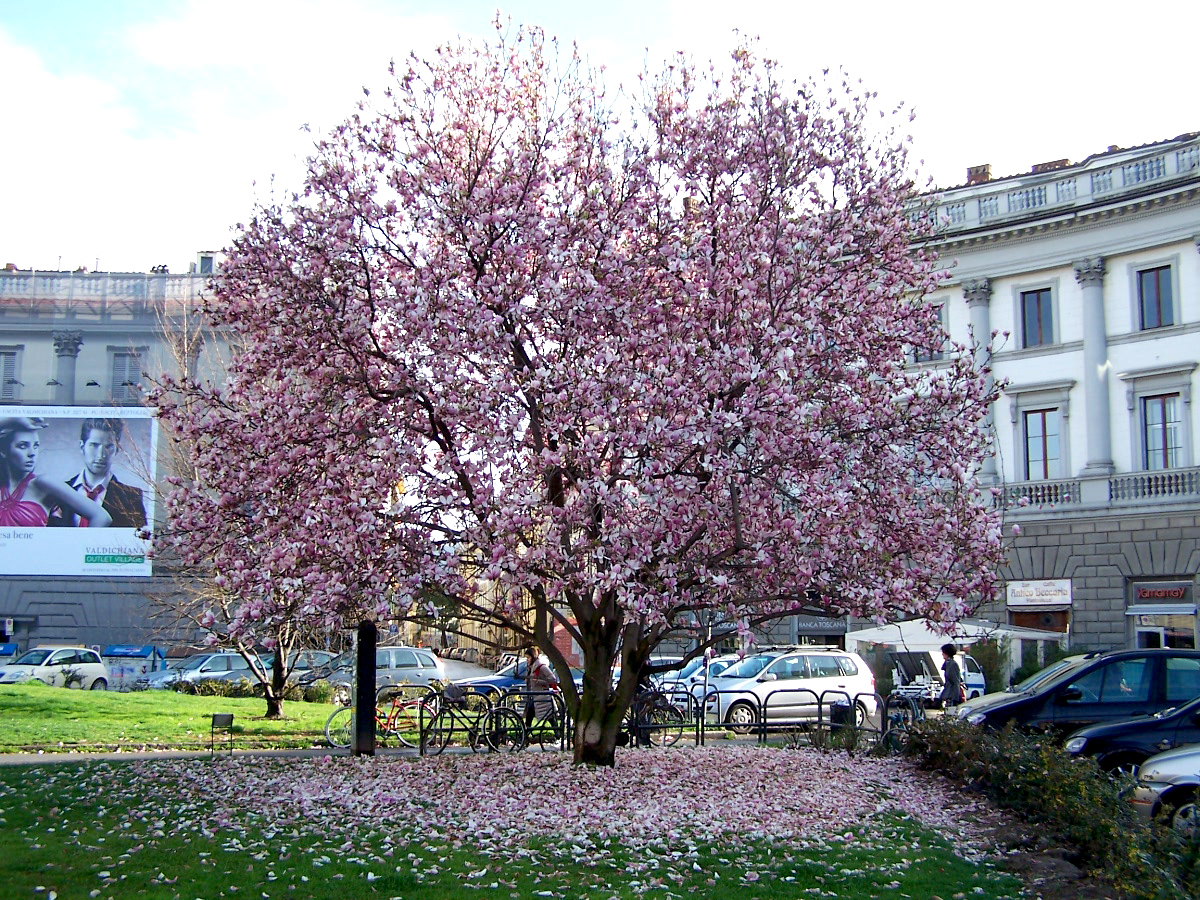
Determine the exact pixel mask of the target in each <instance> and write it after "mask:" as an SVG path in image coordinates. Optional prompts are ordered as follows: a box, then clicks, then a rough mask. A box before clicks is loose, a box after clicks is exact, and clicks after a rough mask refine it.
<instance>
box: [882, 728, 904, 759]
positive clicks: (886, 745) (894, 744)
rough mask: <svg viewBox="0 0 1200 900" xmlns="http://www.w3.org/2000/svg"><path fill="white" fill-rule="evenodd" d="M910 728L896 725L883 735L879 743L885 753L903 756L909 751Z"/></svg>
mask: <svg viewBox="0 0 1200 900" xmlns="http://www.w3.org/2000/svg"><path fill="white" fill-rule="evenodd" d="M908 737H909V735H908V726H906V725H894V726H892V727H891V728H889V729H888V730H887V731H885V732H884V733H883V738H882V739H881V740H880V742H879V746H880V749H881V750H882V751H883V752H884V753H896V754H902V753H904V752H905V751H906V750H908Z"/></svg>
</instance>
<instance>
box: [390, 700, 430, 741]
mask: <svg viewBox="0 0 1200 900" xmlns="http://www.w3.org/2000/svg"><path fill="white" fill-rule="evenodd" d="M432 718H433V715H432V713H430V712H429V711H428V710H426V711H425V723H426V724H429V722H430V721H431V720H432ZM387 725H388V734H389V735H391V736H392V737H394V738H396V740H397V741H399V742H400V743H401V744H402V745H403V746H405V747H413V748H416V747H419V746H420V745H421V701H420V700H405V701H403V702H401V703H397V704H394V705H393V706H392V709H391V710H389V712H388V718H387Z"/></svg>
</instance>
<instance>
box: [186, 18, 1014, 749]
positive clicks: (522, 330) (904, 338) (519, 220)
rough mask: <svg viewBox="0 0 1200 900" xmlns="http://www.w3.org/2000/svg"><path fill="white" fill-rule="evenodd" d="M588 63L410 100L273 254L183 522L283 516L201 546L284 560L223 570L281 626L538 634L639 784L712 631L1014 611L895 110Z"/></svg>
mask: <svg viewBox="0 0 1200 900" xmlns="http://www.w3.org/2000/svg"><path fill="white" fill-rule="evenodd" d="M550 49H551V45H550V44H549V43H548V42H546V41H545V40H544V39H543V37H542V35H541V33H540V32H538V31H536V30H520V31H517V32H514V33H511V34H506V33H503V32H500V31H498V33H497V36H496V38H495V39H494V40H493V41H492V42H491V43H489V44H487V45H474V46H472V45H466V44H460V45H456V46H451V47H446V48H443V49H442V50H440V51H438V52H437V54H436V55H435V56H434V57H433V58H431V59H430V60H428V61H425V60H420V59H416V58H414V59H412V60H410V62H409V63H408V65H407V67H405V68H403V69H402V70H395V69H394V72H395V74H396V78H395V83H394V84H393V85H392V86H391V88H390V89H389V90H387V91H386V92H384V94H383V96H382V97H372V96H371V95H368V97H367V99H366V100H364V101H363V102H362V103H361V104H360V108H359V111H358V113H357V114H356V115H355V116H353V118H351V119H350V120H348V121H347V122H346V123H345V124H344V125H342V126H341V127H340V128H338V129H337V130H336V131H334V132H333V133H332V134H331V135H330V136H328V137H327V138H326V139H325V140H323V141H322V142H321V143H320V144H319V145H318V149H317V152H316V154H315V155H314V157H313V158H312V160H311V162H310V169H309V175H308V178H307V180H306V183H305V186H304V190H303V191H302V192H301V193H300V194H299V195H297V196H295V197H294V198H293V199H292V200H291V202H290V203H289V204H287V205H286V208H283V207H276V208H267V209H261V210H259V211H258V213H257V214H256V216H255V218H254V219H253V220H252V221H251V222H250V224H249V225H247V226H244V227H243V228H242V229H241V233H240V236H239V237H238V238H237V240H236V242H235V245H234V247H233V248H232V250H231V252H230V255H229V261H228V264H227V266H226V268H225V270H224V273H223V275H222V277H221V279H220V281H219V282H218V302H217V303H216V304H215V305H214V308H213V314H214V316H215V320H216V323H217V324H218V325H220V326H222V327H225V328H228V329H232V330H234V331H235V332H236V333H238V334H239V335H240V337H241V338H242V339H243V343H244V348H245V349H244V351H243V352H242V353H241V354H240V356H239V358H238V359H237V361H236V364H235V366H234V370H233V371H234V375H233V379H232V381H231V384H230V386H229V388H228V389H227V392H226V393H224V394H218V393H216V392H209V393H207V394H205V395H204V396H197V395H193V397H192V400H193V401H195V402H193V403H191V405H189V406H188V410H189V412H188V415H189V416H191V419H192V422H193V423H194V425H193V426H192V427H194V431H195V438H196V441H197V445H198V447H199V448H200V452H201V453H203V455H204V460H205V462H204V468H205V469H206V476H205V480H206V483H207V488H206V490H204V491H194V490H193V489H192V487H193V486H189V485H181V491H182V493H181V494H180V499H179V500H178V501H177V504H176V506H174V507H173V512H174V513H175V514H177V515H183V516H192V517H194V519H195V521H196V522H197V523H199V522H201V521H202V520H203V521H206V522H207V520H208V519H209V518H211V508H212V506H213V504H215V506H216V507H217V510H218V515H217V519H218V521H217V523H216V524H215V525H214V526H213V528H214V529H215V531H216V533H217V534H218V535H219V533H220V529H221V528H222V527H223V526H222V524H221V522H220V521H219V520H220V519H221V518H222V517H223V516H225V515H227V514H230V513H235V514H237V515H243V516H248V517H249V519H248V520H249V521H250V522H252V525H253V529H252V530H251V531H250V532H248V533H247V534H248V540H249V541H250V542H251V546H248V547H246V548H243V549H238V550H230V549H229V548H228V546H227V545H226V544H224V543H222V541H221V540H220V538H219V537H218V536H216V535H214V536H211V537H210V536H206V535H205V534H204V532H203V530H202V529H201V530H199V531H197V530H193V531H192V532H190V534H191V535H192V537H190V538H188V540H191V541H194V542H195V543H194V546H195V547H196V548H198V552H197V553H195V554H194V555H193V558H200V557H220V556H222V555H223V554H226V553H234V554H242V553H249V554H250V555H249V556H246V557H244V558H242V557H239V556H236V555H235V556H233V557H232V558H230V559H228V560H225V563H226V564H225V565H223V566H222V571H223V572H225V573H229V574H227V575H226V577H227V578H228V579H229V583H230V585H231V586H235V587H236V588H237V590H239V591H240V592H242V593H243V594H244V595H245V596H246V597H247V598H248V600H247V612H246V616H248V617H253V616H255V615H269V614H270V611H269V609H268V608H267V607H266V606H264V605H263V604H264V598H267V597H269V596H270V595H271V592H272V591H275V590H280V589H285V590H302V591H304V592H305V597H306V598H307V600H306V602H307V603H308V605H309V608H310V611H311V614H312V615H313V616H320V615H327V616H336V615H340V614H341V613H342V611H343V609H344V608H345V607H346V606H347V605H351V606H355V607H357V608H362V607H364V606H365V607H368V608H374V609H377V610H378V611H379V612H380V613H382V614H387V613H388V612H389V611H394V610H396V609H401V610H403V609H407V608H409V606H410V604H411V602H412V600H413V598H415V597H416V596H418V594H419V593H420V592H421V590H422V589H423V588H426V587H427V586H429V585H436V586H437V590H438V591H439V592H441V593H442V594H443V595H445V596H447V597H450V598H453V600H454V602H455V603H456V604H457V609H458V611H459V615H460V618H461V619H463V620H466V619H472V618H473V619H475V620H478V621H487V622H493V623H497V624H501V625H506V626H510V627H512V628H514V629H516V630H517V631H518V633H519V634H521V635H523V636H524V637H526V638H527V639H529V640H533V641H536V642H537V643H539V644H540V645H541V646H542V647H543V648H544V649H545V650H546V652H548V653H549V655H550V657H551V660H552V662H553V663H554V665H555V666H556V667H557V668H558V670H559V673H560V676H561V680H562V683H563V685H564V690H565V691H566V693H567V698H566V699H567V702H568V704H569V706H570V708H571V711H572V713H573V714H574V721H575V722H576V725H575V729H576V731H575V757H576V760H577V761H580V762H588V763H599V764H612V763H613V761H614V748H615V746H616V742H617V738H618V734H619V727H620V719H621V716H622V714H623V712H624V711H625V709H626V708H627V707H628V705H629V703H630V701H631V698H632V695H633V692H634V689H635V682H636V678H637V674H638V672H639V671H640V670H641V669H642V667H643V665H644V663H645V662H646V660H647V659H648V658H649V655H650V653H651V651H652V650H653V649H654V647H655V646H656V645H657V644H658V642H660V641H661V640H662V639H663V637H664V635H667V634H669V633H671V632H672V631H673V630H678V629H679V628H681V627H682V626H683V625H684V624H685V623H688V622H694V621H697V614H702V613H705V612H706V611H707V612H708V614H710V615H717V616H719V617H720V618H721V619H723V620H724V621H727V622H731V623H737V624H738V626H739V628H741V629H742V630H743V631H746V630H748V629H749V628H750V627H751V626H752V625H753V624H754V623H755V622H759V621H765V620H768V619H770V618H772V617H779V616H782V615H787V614H789V613H790V612H792V611H794V610H796V609H799V608H800V607H801V605H803V606H804V607H805V608H808V609H811V608H814V607H817V608H820V609H823V610H826V611H828V612H829V613H830V614H845V613H853V614H856V615H860V616H868V617H873V618H886V617H891V616H895V615H898V614H910V613H911V614H917V613H919V614H922V615H927V616H930V617H931V618H933V619H935V620H943V621H945V620H953V619H955V618H956V617H958V616H960V615H961V614H962V613H963V612H964V611H965V610H966V609H967V608H968V606H969V604H971V603H972V602H973V600H975V599H978V598H979V597H982V596H986V595H988V594H989V593H990V591H991V588H992V572H993V569H994V565H995V563H996V562H997V560H998V557H999V553H1000V543H999V531H998V528H997V523H996V521H995V519H994V518H993V514H992V513H991V512H990V504H988V503H982V502H981V501H980V498H979V496H978V492H977V490H976V486H975V484H974V483H973V482H972V479H971V477H970V473H971V471H972V468H973V465H974V463H975V462H976V460H977V459H978V458H979V457H980V455H981V453H982V450H983V447H984V444H985V436H984V433H983V429H982V423H983V417H984V413H985V410H986V406H987V401H988V394H989V391H990V390H991V388H990V387H989V386H988V384H987V382H986V381H985V378H984V374H983V373H981V372H979V371H976V370H975V369H974V368H973V366H972V362H971V356H970V354H969V353H967V352H954V348H950V349H951V352H949V353H948V354H947V357H946V361H945V362H944V363H943V364H942V365H939V366H938V367H937V370H936V371H930V370H929V369H928V368H927V367H923V368H915V367H913V366H911V365H910V364H909V363H910V361H911V357H912V353H913V351H914V349H915V350H917V351H924V352H927V353H932V352H934V351H935V350H941V349H942V346H943V335H942V333H941V331H940V328H939V324H938V322H937V320H936V315H935V314H934V312H933V311H932V310H931V309H930V308H929V307H928V305H927V304H924V303H923V302H922V297H923V295H924V294H925V293H926V292H927V291H928V290H929V289H930V288H932V287H933V286H934V285H935V284H936V283H937V275H936V274H935V272H934V266H933V262H932V260H930V259H928V258H926V257H925V256H923V255H922V254H920V253H919V252H914V251H913V249H912V248H913V240H914V238H915V237H916V236H917V235H916V233H915V232H914V228H915V227H917V226H915V225H913V224H912V223H910V221H909V218H908V217H907V216H906V212H905V206H904V204H905V199H906V196H908V192H909V190H910V181H909V180H908V177H907V176H906V168H905V167H906V157H905V153H904V145H903V143H902V142H901V141H900V140H898V139H897V138H895V137H894V136H893V135H892V134H891V133H890V132H888V133H885V134H884V135H883V136H882V137H873V136H872V134H871V132H870V131H869V128H870V123H871V122H872V121H873V120H872V119H871V113H870V109H869V107H870V99H871V98H870V97H869V96H868V97H861V96H858V95H856V94H855V93H854V90H853V89H852V88H850V87H848V86H846V85H844V84H843V85H839V86H834V87H823V86H821V85H819V84H816V83H806V84H800V85H797V84H794V83H787V82H784V81H782V80H781V79H780V77H779V74H778V71H777V69H776V67H775V66H774V65H773V64H771V63H769V62H764V61H761V60H759V59H758V58H757V57H756V56H755V55H754V54H753V52H751V50H750V49H748V48H742V49H739V50H738V51H737V52H736V53H735V54H734V55H733V58H732V64H731V65H730V66H729V67H728V70H727V71H724V72H721V73H718V72H717V70H715V69H710V70H708V71H699V70H697V69H696V68H694V67H693V66H692V65H690V64H689V63H688V62H687V61H685V60H682V59H680V60H677V61H676V62H675V64H674V65H673V66H671V67H670V68H668V69H667V70H666V71H665V72H664V74H663V75H661V76H660V77H658V78H656V79H652V80H650V79H648V80H647V81H645V82H644V86H643V89H644V98H643V99H642V100H641V101H638V103H637V104H631V105H634V106H635V108H634V109H633V111H631V113H630V114H628V115H624V116H623V115H620V114H618V112H617V111H616V108H615V105H614V104H613V103H611V102H610V101H609V100H607V99H606V98H605V95H604V93H603V90H602V88H601V86H600V84H599V82H598V81H597V80H596V78H594V77H593V76H591V75H590V74H589V73H588V72H587V71H586V70H585V69H584V67H583V66H582V64H581V63H580V62H579V60H578V59H577V58H569V59H564V58H562V57H560V56H559V55H558V54H556V53H552V52H550ZM960 349H961V348H960ZM229 395H233V396H234V397H236V398H240V401H242V402H239V403H233V404H230V403H229V402H228V397H229ZM247 400H250V401H252V402H253V406H252V407H251V408H247V406H246V403H245V401H247ZM183 408H184V407H183V405H180V406H179V407H177V408H176V410H175V412H176V413H179V411H180V410H182V409H183ZM247 459H249V460H250V462H249V464H248V462H247ZM297 476H300V477H299V478H297ZM396 485H402V489H403V493H402V495H401V498H400V500H399V502H397V503H394V504H392V505H391V506H390V507H388V506H387V505H386V504H385V503H384V502H383V500H384V498H385V496H386V495H387V493H388V491H389V489H391V488H393V487H394V486H396ZM259 533H261V536H258V537H256V536H255V535H256V534H259ZM239 559H243V561H242V562H239ZM251 559H253V560H254V562H253V564H251ZM301 560H306V561H308V563H309V564H308V565H307V566H303V565H302V564H301V562H300V561H301ZM285 585H286V587H282V586H285ZM554 628H558V629H565V630H566V631H567V632H568V633H569V634H570V635H571V637H572V638H573V640H574V641H575V643H576V644H577V645H578V647H579V648H580V649H581V651H582V655H583V659H584V670H585V675H584V678H583V687H582V690H581V691H579V692H576V690H575V688H574V686H573V684H572V681H571V679H570V678H569V677H567V664H566V660H565V659H564V658H563V656H562V654H561V653H560V652H558V650H557V649H555V647H554V646H553V645H552V643H551V642H550V640H549V637H550V634H551V632H552V630H553V629H554ZM614 664H618V665H620V666H621V670H622V675H621V679H620V681H619V683H618V684H617V685H616V687H615V688H613V687H612V686H611V683H610V672H611V670H612V666H613V665H614Z"/></svg>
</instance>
